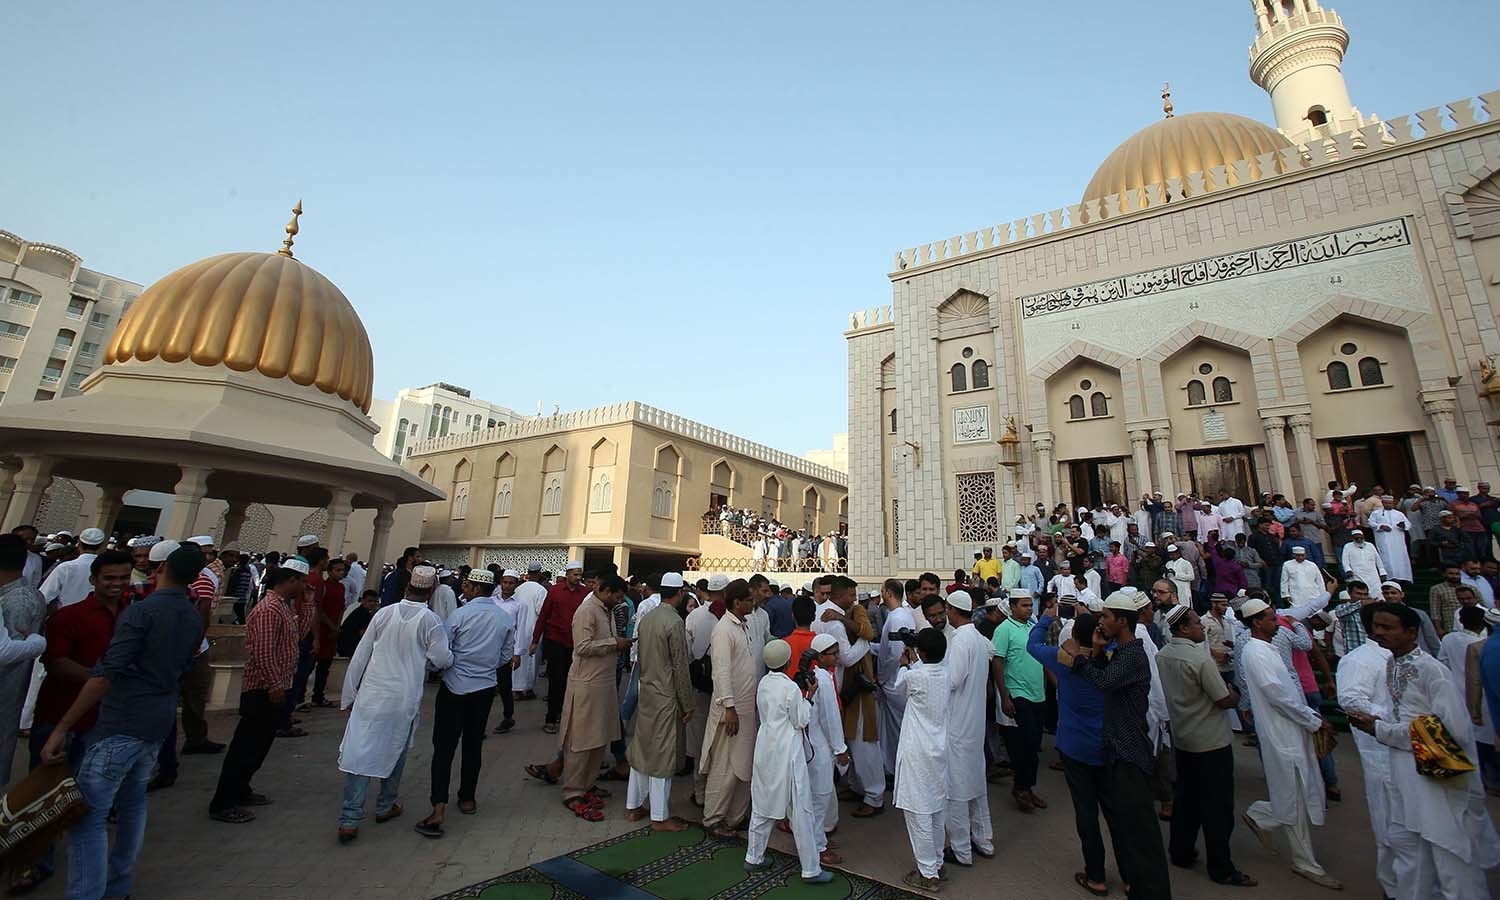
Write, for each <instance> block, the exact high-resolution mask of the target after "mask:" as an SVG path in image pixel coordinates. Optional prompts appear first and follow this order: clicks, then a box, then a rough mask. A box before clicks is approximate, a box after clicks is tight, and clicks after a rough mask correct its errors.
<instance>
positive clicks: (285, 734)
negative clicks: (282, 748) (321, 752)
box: [276, 725, 308, 738]
mask: <svg viewBox="0 0 1500 900" xmlns="http://www.w3.org/2000/svg"><path fill="white" fill-rule="evenodd" d="M307 735H308V731H307V729H305V728H298V727H297V726H295V725H293V726H292V727H291V728H282V729H280V730H279V731H277V732H276V736H277V737H279V738H299V737H307Z"/></svg>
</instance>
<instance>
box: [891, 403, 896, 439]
mask: <svg viewBox="0 0 1500 900" xmlns="http://www.w3.org/2000/svg"><path fill="white" fill-rule="evenodd" d="M895 433H896V411H895V410H894V409H893V410H891V434H895Z"/></svg>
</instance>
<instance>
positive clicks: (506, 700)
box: [495, 659, 516, 722]
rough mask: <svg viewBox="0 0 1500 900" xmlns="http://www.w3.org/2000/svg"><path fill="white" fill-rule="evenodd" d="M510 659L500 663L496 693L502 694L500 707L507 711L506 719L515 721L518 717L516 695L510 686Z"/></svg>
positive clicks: (496, 674)
mask: <svg viewBox="0 0 1500 900" xmlns="http://www.w3.org/2000/svg"><path fill="white" fill-rule="evenodd" d="M510 673H511V668H510V660H508V659H507V660H506V661H505V662H503V663H501V664H500V671H498V672H496V673H495V680H496V681H498V682H499V684H498V685H496V687H495V693H497V694H499V695H500V709H501V710H502V711H503V712H504V713H505V716H504V721H506V722H513V721H515V718H516V695H515V692H514V691H512V690H511V688H510V677H511V676H510Z"/></svg>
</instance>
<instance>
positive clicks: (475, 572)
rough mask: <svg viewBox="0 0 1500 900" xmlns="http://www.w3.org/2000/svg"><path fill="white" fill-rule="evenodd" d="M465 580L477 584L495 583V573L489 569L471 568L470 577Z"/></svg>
mask: <svg viewBox="0 0 1500 900" xmlns="http://www.w3.org/2000/svg"><path fill="white" fill-rule="evenodd" d="M464 580H465V581H472V582H473V583H475V584H494V583H495V573H494V572H491V571H490V570H489V569H470V570H469V574H468V577H466V578H465V579H464Z"/></svg>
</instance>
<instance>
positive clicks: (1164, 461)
mask: <svg viewBox="0 0 1500 900" xmlns="http://www.w3.org/2000/svg"><path fill="white" fill-rule="evenodd" d="M1151 448H1152V449H1153V450H1155V451H1156V490H1158V491H1161V493H1162V496H1163V497H1170V496H1172V494H1173V490H1174V489H1173V487H1172V482H1173V480H1174V479H1173V478H1172V429H1170V428H1168V427H1166V426H1162V427H1161V428H1153V429H1151Z"/></svg>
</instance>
